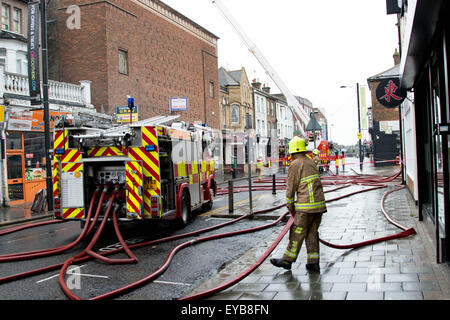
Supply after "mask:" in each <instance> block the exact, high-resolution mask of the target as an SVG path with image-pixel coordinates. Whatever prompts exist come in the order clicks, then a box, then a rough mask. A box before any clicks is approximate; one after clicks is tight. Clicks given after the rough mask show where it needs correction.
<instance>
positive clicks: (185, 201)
mask: <svg viewBox="0 0 450 320" xmlns="http://www.w3.org/2000/svg"><path fill="white" fill-rule="evenodd" d="M180 204H181V217H180V218H177V219H176V222H175V224H176V226H177V227H179V228H184V227H185V226H187V225H188V223H189V220H190V212H189V197H188V195H187V193H186V192H185V191H183V194H182V195H181V203H180Z"/></svg>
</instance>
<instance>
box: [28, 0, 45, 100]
mask: <svg viewBox="0 0 450 320" xmlns="http://www.w3.org/2000/svg"><path fill="white" fill-rule="evenodd" d="M28 81H29V87H30V99H31V105H40V104H41V103H42V101H41V82H40V75H39V2H30V3H29V4H28Z"/></svg>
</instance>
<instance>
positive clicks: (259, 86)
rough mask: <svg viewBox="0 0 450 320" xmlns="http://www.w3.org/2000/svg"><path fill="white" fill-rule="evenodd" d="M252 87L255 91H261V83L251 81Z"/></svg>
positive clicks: (254, 80)
mask: <svg viewBox="0 0 450 320" xmlns="http://www.w3.org/2000/svg"><path fill="white" fill-rule="evenodd" d="M252 87H253V88H255V89H258V90H261V82H259V81H258V80H256V79H253V82H252Z"/></svg>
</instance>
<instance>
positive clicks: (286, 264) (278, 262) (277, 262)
mask: <svg viewBox="0 0 450 320" xmlns="http://www.w3.org/2000/svg"><path fill="white" fill-rule="evenodd" d="M270 263H271V264H273V265H274V266H275V267H278V268H284V269H286V270H291V266H292V262H290V261H286V260H284V259H283V258H281V259H270Z"/></svg>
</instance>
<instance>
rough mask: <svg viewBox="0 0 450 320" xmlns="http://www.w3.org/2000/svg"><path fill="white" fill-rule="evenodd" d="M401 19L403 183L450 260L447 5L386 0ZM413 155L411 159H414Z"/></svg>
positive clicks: (440, 258)
mask: <svg viewBox="0 0 450 320" xmlns="http://www.w3.org/2000/svg"><path fill="white" fill-rule="evenodd" d="M387 3H388V14H396V15H397V17H398V20H399V24H398V25H399V35H400V45H401V46H400V56H401V61H400V65H399V74H400V83H401V87H402V88H404V89H407V90H408V97H407V99H406V100H405V102H404V104H403V106H402V108H401V111H402V115H401V119H402V122H401V124H402V137H403V149H404V154H405V157H406V161H404V166H403V167H404V169H403V170H404V173H405V172H406V174H405V176H406V184H407V186H408V188H409V189H410V191H411V193H412V194H413V195H414V196H415V199H416V202H417V206H418V212H419V221H421V222H423V223H424V225H425V226H426V227H427V228H428V230H429V232H430V237H431V238H433V239H434V244H435V246H436V260H437V262H448V261H450V178H449V172H450V162H449V155H450V148H449V132H450V131H449V125H450V84H449V68H448V66H449V59H450V55H449V52H450V46H449V43H450V23H449V19H448V17H449V16H450V4H449V3H448V1H441V0H436V1H425V0H409V1H406V0H403V1H399V2H397V1H390V0H388V1H387ZM414 156H415V159H414Z"/></svg>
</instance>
